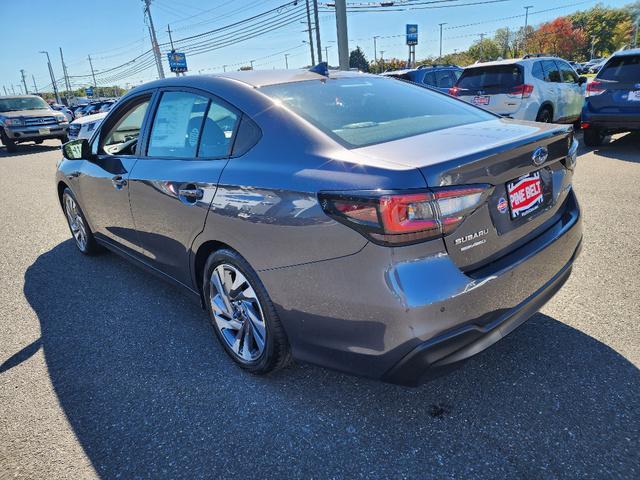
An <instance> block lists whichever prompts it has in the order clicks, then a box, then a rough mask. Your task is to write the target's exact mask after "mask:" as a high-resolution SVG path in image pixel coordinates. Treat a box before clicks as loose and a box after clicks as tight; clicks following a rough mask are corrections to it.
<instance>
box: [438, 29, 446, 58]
mask: <svg viewBox="0 0 640 480" xmlns="http://www.w3.org/2000/svg"><path fill="white" fill-rule="evenodd" d="M446 24H447V22H444V23H439V24H438V25H440V56H439V57H438V58H442V26H443V25H446Z"/></svg>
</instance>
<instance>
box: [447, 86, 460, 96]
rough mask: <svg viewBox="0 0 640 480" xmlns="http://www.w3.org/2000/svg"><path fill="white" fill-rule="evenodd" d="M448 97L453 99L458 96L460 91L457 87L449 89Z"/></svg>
mask: <svg viewBox="0 0 640 480" xmlns="http://www.w3.org/2000/svg"><path fill="white" fill-rule="evenodd" d="M449 95H452V96H454V97H458V96H459V95H460V89H459V88H458V87H451V88H450V89H449Z"/></svg>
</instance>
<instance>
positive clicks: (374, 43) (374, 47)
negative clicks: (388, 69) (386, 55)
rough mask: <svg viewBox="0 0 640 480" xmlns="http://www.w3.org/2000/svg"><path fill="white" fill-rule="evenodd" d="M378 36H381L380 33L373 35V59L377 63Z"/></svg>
mask: <svg viewBox="0 0 640 480" xmlns="http://www.w3.org/2000/svg"><path fill="white" fill-rule="evenodd" d="M378 38H380V35H374V36H373V61H374V62H375V63H378V46H377V44H376V41H377V40H378Z"/></svg>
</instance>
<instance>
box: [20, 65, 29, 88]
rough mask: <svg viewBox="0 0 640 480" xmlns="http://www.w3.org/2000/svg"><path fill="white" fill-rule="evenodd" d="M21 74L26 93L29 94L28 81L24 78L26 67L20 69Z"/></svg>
mask: <svg viewBox="0 0 640 480" xmlns="http://www.w3.org/2000/svg"><path fill="white" fill-rule="evenodd" d="M20 75H22V84H23V85H24V93H26V94H29V89H28V88H27V81H26V80H25V79H24V69H23V70H20Z"/></svg>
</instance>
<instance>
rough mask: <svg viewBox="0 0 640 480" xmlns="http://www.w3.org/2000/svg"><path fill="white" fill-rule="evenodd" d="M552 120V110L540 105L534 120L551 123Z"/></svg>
mask: <svg viewBox="0 0 640 480" xmlns="http://www.w3.org/2000/svg"><path fill="white" fill-rule="evenodd" d="M552 121H553V112H552V111H551V108H549V107H542V108H541V109H540V111H539V112H538V115H536V122H542V123H551V122H552Z"/></svg>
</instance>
